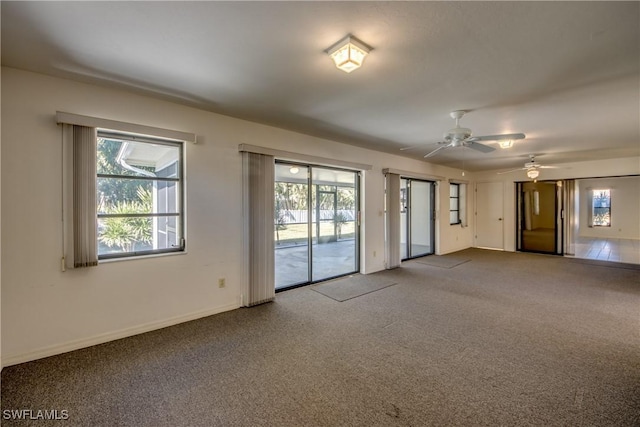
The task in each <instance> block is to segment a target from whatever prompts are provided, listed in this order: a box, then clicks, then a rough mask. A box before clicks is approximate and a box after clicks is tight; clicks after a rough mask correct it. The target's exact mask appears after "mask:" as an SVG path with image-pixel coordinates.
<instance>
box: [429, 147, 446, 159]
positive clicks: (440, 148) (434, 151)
mask: <svg viewBox="0 0 640 427" xmlns="http://www.w3.org/2000/svg"><path fill="white" fill-rule="evenodd" d="M448 147H451V144H447V145H441V146H440V147H438V148H436V149H435V150H433V151H432V152H430V153H427V154H425V155H424V158H425V159H426V158H427V157H431V156H433V155H435V154H436V153H437V152H438V151H440V150H443V149H445V148H448Z"/></svg>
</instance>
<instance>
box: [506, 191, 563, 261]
mask: <svg viewBox="0 0 640 427" xmlns="http://www.w3.org/2000/svg"><path fill="white" fill-rule="evenodd" d="M516 191H517V197H518V200H517V206H518V215H517V222H516V223H517V227H518V230H517V231H518V233H517V247H516V249H517V250H519V251H524V252H539V253H546V254H556V255H562V254H563V253H564V245H563V230H564V226H563V218H562V216H563V193H562V182H561V181H557V182H556V181H537V182H519V183H516Z"/></svg>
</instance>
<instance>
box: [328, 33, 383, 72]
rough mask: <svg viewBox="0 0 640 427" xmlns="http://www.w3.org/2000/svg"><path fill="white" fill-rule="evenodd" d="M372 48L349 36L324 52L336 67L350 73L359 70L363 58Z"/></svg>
mask: <svg viewBox="0 0 640 427" xmlns="http://www.w3.org/2000/svg"><path fill="white" fill-rule="evenodd" d="M371 50H372V48H371V47H370V46H367V45H366V44H365V43H364V42H362V41H360V40H358V39H357V38H355V37H354V36H352V35H351V34H349V35H348V36H346V37H345V38H343V39H342V40H340V41H339V42H337V43H336V44H334V45H333V46H331V47H330V48H329V49H327V50H326V52H327V54H328V55H329V56H330V57H331V59H333V62H334V63H335V64H336V67H338V68H339V69H341V70H342V71H344V72H345V73H350V72H352V71H353V70H355V69H357V68H360V66H361V65H362V61H364V57H365V56H367V55H368V54H369V52H371Z"/></svg>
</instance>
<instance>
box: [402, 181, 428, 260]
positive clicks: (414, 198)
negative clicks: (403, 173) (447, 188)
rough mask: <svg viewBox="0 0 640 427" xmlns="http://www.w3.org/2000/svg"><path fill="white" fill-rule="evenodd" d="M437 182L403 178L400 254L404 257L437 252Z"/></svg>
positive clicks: (408, 257)
mask: <svg viewBox="0 0 640 427" xmlns="http://www.w3.org/2000/svg"><path fill="white" fill-rule="evenodd" d="M434 189H435V184H434V183H433V182H431V181H421V180H417V179H410V178H401V179H400V209H401V211H400V227H401V228H400V257H401V258H402V259H403V260H404V259H410V258H416V257H420V256H424V255H430V254H433V253H434V252H435V245H434V243H435V239H434V237H435V216H434V206H435V191H434Z"/></svg>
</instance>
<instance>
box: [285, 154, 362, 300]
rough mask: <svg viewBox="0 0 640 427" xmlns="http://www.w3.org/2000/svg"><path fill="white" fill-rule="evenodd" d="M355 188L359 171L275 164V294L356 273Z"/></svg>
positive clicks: (357, 219)
mask: <svg viewBox="0 0 640 427" xmlns="http://www.w3.org/2000/svg"><path fill="white" fill-rule="evenodd" d="M359 185H360V174H359V172H355V171H350V170H343V169H336V168H329V167H324V166H322V167H320V166H313V165H308V164H300V163H290V162H280V161H278V162H276V165H275V194H274V197H275V224H274V233H275V245H274V255H275V256H274V263H275V287H276V291H280V290H284V289H290V288H293V287H297V286H303V285H307V284H310V283H315V282H319V281H322V280H327V279H332V278H335V277H339V276H345V275H348V274H353V273H356V272H358V271H359V269H360V267H359V265H360V262H359V237H360V221H359V214H360V211H359V206H360V202H359Z"/></svg>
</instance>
